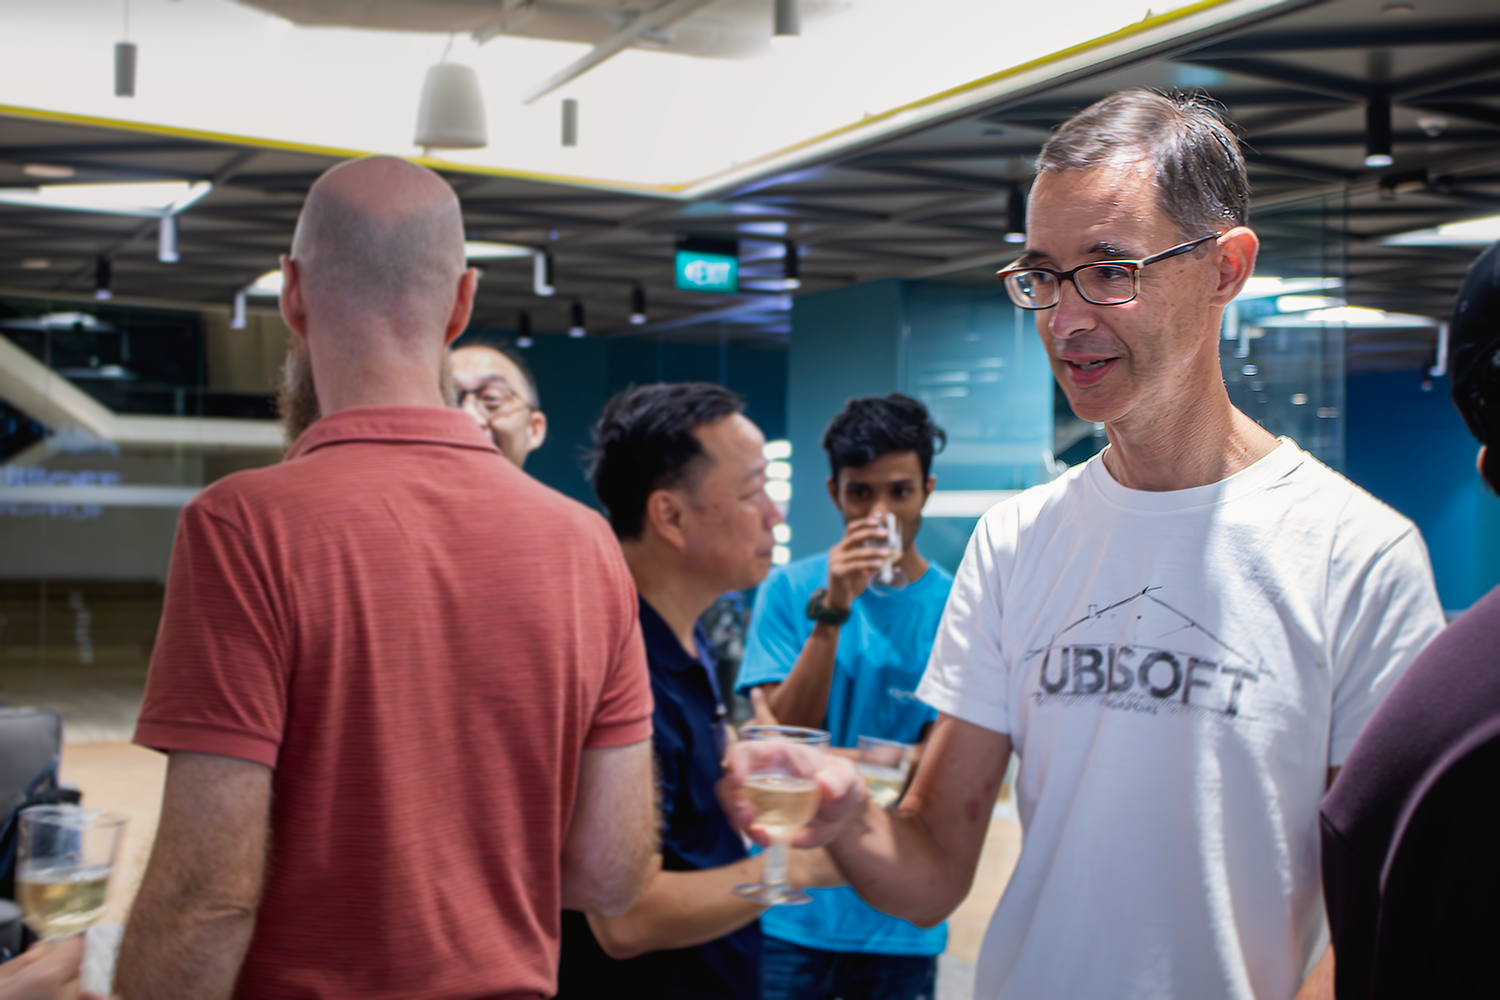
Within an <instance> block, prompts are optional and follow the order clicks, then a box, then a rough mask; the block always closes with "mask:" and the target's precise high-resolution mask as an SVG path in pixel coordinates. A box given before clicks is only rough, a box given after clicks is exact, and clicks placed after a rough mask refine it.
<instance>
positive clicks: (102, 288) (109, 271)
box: [94, 253, 115, 302]
mask: <svg viewBox="0 0 1500 1000" xmlns="http://www.w3.org/2000/svg"><path fill="white" fill-rule="evenodd" d="M113 277H114V268H113V267H111V266H110V263H109V258H108V257H106V256H104V255H103V254H102V253H101V254H100V255H99V256H98V257H96V258H94V298H96V299H98V300H99V301H101V302H103V301H105V300H107V299H110V298H113V297H114V294H115V293H114V291H113V290H111V288H110V280H111V279H112V278H113Z"/></svg>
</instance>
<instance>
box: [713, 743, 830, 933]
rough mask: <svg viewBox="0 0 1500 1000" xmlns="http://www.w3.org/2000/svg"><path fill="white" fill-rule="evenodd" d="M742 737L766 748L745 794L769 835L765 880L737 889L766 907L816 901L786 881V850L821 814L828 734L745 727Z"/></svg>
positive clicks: (748, 782)
mask: <svg viewBox="0 0 1500 1000" xmlns="http://www.w3.org/2000/svg"><path fill="white" fill-rule="evenodd" d="M740 738H741V739H744V740H747V741H755V742H759V743H764V744H766V746H765V747H763V748H760V749H762V750H763V751H764V752H763V753H761V754H760V755H759V757H758V760H757V762H756V768H755V770H754V772H753V773H752V774H751V775H750V777H749V778H748V779H746V781H745V784H744V788H743V791H744V795H745V798H746V799H748V800H749V802H750V804H751V805H752V806H754V807H755V813H756V815H755V824H756V825H757V826H759V827H761V828H762V829H764V830H765V831H766V834H767V835H768V836H770V838H771V846H770V847H768V848H766V853H765V859H766V861H765V874H764V875H763V876H762V877H761V881H759V882H753V883H749V884H747V885H737V886H735V887H734V891H735V892H736V893H738V894H739V895H741V896H743V897H745V898H746V899H749V900H753V901H754V902H757V903H760V904H762V905H764V906H787V905H797V904H799V903H810V902H812V897H811V896H809V895H808V894H807V893H805V892H802V891H801V890H800V889H794V888H792V886H791V884H790V883H789V882H788V881H787V851H788V850H790V849H791V842H792V838H793V837H794V836H796V834H797V831H798V830H800V829H802V827H803V826H805V825H806V824H807V822H808V821H809V820H811V819H812V818H813V817H814V816H815V815H817V812H818V798H819V792H818V782H817V778H816V777H815V775H816V774H817V769H818V763H819V761H820V760H821V758H822V755H823V751H824V750H825V749H826V748H827V747H828V740H829V736H828V734H827V733H825V732H824V731H823V730H821V729H805V728H803V727H801V726H746V727H745V728H744V729H742V730H740Z"/></svg>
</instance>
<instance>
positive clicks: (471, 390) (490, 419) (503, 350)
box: [448, 341, 547, 469]
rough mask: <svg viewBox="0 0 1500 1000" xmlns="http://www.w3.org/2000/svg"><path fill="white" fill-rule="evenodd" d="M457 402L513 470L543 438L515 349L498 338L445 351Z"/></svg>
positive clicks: (540, 416) (529, 380) (538, 406)
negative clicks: (451, 371) (509, 461)
mask: <svg viewBox="0 0 1500 1000" xmlns="http://www.w3.org/2000/svg"><path fill="white" fill-rule="evenodd" d="M448 359H449V361H450V363H451V364H452V369H453V386H454V390H455V392H456V395H457V397H458V398H457V402H458V406H459V407H460V408H461V409H463V410H464V411H465V412H466V413H468V414H469V416H471V417H473V418H474V421H475V423H477V424H479V428H480V430H482V431H484V432H485V434H486V435H488V436H489V439H490V440H491V441H493V442H495V447H496V448H499V449H500V451H501V452H503V453H504V455H505V457H506V458H508V459H510V460H511V462H513V463H514V464H515V466H516V468H518V469H519V468H523V467H524V466H525V465H526V456H527V455H530V454H531V453H532V452H534V451H536V450H537V449H538V448H540V447H541V446H542V442H544V441H546V440H547V415H546V414H545V413H543V412H542V399H541V396H540V394H539V393H538V392H537V388H536V378H535V376H533V375H532V374H531V367H530V366H529V365H527V364H526V358H525V357H523V356H522V354H521V352H520V351H518V350H516V349H515V348H514V347H512V346H510V345H509V344H507V343H505V342H504V341H496V342H493V343H476V344H465V345H464V346H463V347H459V348H455V349H454V350H453V351H452V352H450V353H449V355H448Z"/></svg>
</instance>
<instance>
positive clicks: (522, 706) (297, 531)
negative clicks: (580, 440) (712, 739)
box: [115, 157, 656, 1000]
mask: <svg viewBox="0 0 1500 1000" xmlns="http://www.w3.org/2000/svg"><path fill="white" fill-rule="evenodd" d="M463 245H464V228H463V217H462V213H461V211H460V208H459V203H458V198H457V197H456V196H455V195H454V193H453V189H452V188H451V187H449V186H448V184H447V183H446V182H445V181H444V180H443V179H442V178H441V177H439V176H438V175H437V174H435V173H433V172H432V171H430V170H426V169H424V168H422V167H419V166H416V165H415V164H412V163H409V162H407V161H405V160H400V159H395V158H392V157H370V158H368V159H362V160H355V161H352V162H348V163H342V164H339V165H338V166H335V167H333V168H332V169H330V170H328V171H327V172H326V173H324V174H323V175H322V176H321V177H320V178H318V180H317V181H316V182H315V183H314V184H313V186H312V188H311V189H310V190H309V191H308V194H307V199H306V201H305V202H304V204H303V207H302V214H301V216H300V218H299V219H298V222H297V229H296V233H295V235H294V236H293V238H292V248H291V253H290V254H289V255H288V256H284V257H282V259H281V267H282V272H283V273H284V274H285V275H286V287H285V289H284V290H283V291H282V294H281V314H282V317H283V318H284V319H285V320H286V324H287V327H288V328H289V329H290V330H291V334H292V337H291V342H292V348H291V350H292V352H293V356H294V357H296V358H298V359H299V361H298V364H299V366H300V368H301V370H304V371H305V372H306V373H307V375H308V377H309V378H310V380H311V384H312V385H313V386H314V391H315V393H316V395H315V402H316V404H317V412H318V413H320V414H321V415H320V416H319V417H318V418H317V419H316V420H315V421H314V422H313V423H312V424H311V425H310V426H309V427H307V428H306V429H305V430H304V431H303V432H302V433H301V434H300V435H298V436H297V437H296V439H295V443H294V444H293V446H292V448H291V450H290V452H289V453H288V454H287V457H286V460H285V461H283V462H282V463H280V464H279V465H275V466H272V467H270V468H265V469H255V470H252V471H249V472H240V473H236V474H235V475H232V476H228V477H226V478H224V479H221V480H219V481H218V482H216V483H214V484H213V485H212V486H210V487H208V488H207V489H205V490H204V491H203V492H202V493H200V494H198V496H197V497H196V498H194V500H193V501H192V503H190V504H188V505H187V506H186V507H184V508H183V510H182V515H181V518H180V520H179V522H178V526H177V538H176V541H175V542H174V544H173V547H172V567H171V573H170V575H169V577H168V580H167V590H166V604H165V608H164V610H163V612H162V621H161V630H160V633H159V635H158V636H157V640H156V648H155V651H154V652H153V654H152V657H151V673H150V677H149V678H148V680H147V683H146V697H145V703H144V704H143V706H142V708H141V714H140V721H139V723H138V724H137V727H136V732H135V738H136V742H138V743H140V744H142V745H144V746H148V747H151V748H153V749H156V750H160V751H162V752H164V753H166V754H167V755H168V759H167V777H166V789H165V792H164V795H163V800H162V810H161V823H160V826H159V827H158V829H157V833H156V842H155V845H154V847H153V848H152V852H151V860H150V864H149V865H148V866H147V868H146V872H145V875H144V877H143V879H142V881H141V888H140V894H139V895H138V896H137V897H136V900H135V905H134V907H133V908H132V909H131V913H130V922H129V924H128V925H127V927H126V929H125V937H124V940H123V942H122V943H121V946H120V956H119V964H118V966H117V974H116V984H115V986H116V990H117V991H118V992H119V993H120V995H122V996H126V997H131V998H151V1000H161V998H173V997H181V998H193V1000H202V998H207V997H228V996H231V995H232V996H235V997H240V998H260V997H267V998H270V997H360V998H367V1000H412V998H416V997H424V998H429V1000H461V998H469V997H511V998H514V997H539V996H551V995H552V992H553V990H554V987H555V985H556V982H557V978H556V977H557V955H558V949H559V937H560V933H561V931H560V927H559V913H560V911H561V910H562V908H563V907H577V908H588V909H596V910H600V911H603V912H607V913H623V912H624V911H625V910H627V909H629V907H630V906H631V904H632V903H633V902H634V901H635V898H636V895H637V894H638V893H639V892H640V889H641V886H642V885H643V884H644V882H645V880H646V879H647V877H648V876H649V874H650V870H651V869H650V862H651V858H652V857H653V855H654V852H655V845H656V836H655V829H654V825H655V824H654V820H655V811H654V809H653V808H652V782H651V752H650V747H649V743H648V742H647V740H648V737H649V736H650V734H651V729H650V719H651V695H650V678H649V676H648V674H647V671H646V663H645V654H644V650H643V649H642V646H641V639H640V626H639V624H638V622H637V617H636V615H637V611H636V603H635V595H634V593H633V588H632V586H631V583H630V577H629V575H628V571H627V569H626V567H625V565H624V560H623V559H622V558H621V557H620V552H619V548H618V547H617V546H616V545H615V543H614V540H613V539H612V538H610V536H609V530H608V528H606V527H605V524H604V522H603V520H601V519H600V518H599V516H598V515H597V514H595V513H594V512H592V511H590V510H588V509H587V508H585V507H584V506H583V505H582V504H578V503H575V502H573V501H572V500H569V499H567V498H565V497H563V496H560V495H559V494H557V493H556V492H554V491H552V490H549V489H547V488H546V487H544V486H542V485H541V484H540V483H538V482H536V481H535V480H533V479H531V478H529V477H528V476H526V475H524V474H522V473H521V472H520V470H518V469H516V468H515V467H514V466H513V465H511V464H510V463H509V462H507V461H506V460H505V457H504V456H503V455H501V454H500V452H499V451H498V450H497V449H496V448H495V446H494V445H493V444H492V443H491V442H490V441H489V440H487V439H486V438H485V436H484V435H483V434H481V433H480V432H479V430H478V429H477V428H476V427H475V426H474V422H473V421H472V420H470V419H469V418H468V417H466V416H465V415H464V414H462V413H459V412H458V411H456V410H453V409H451V408H450V407H448V406H447V405H445V403H446V401H445V400H444V398H443V393H442V390H441V383H442V375H443V373H444V372H445V371H446V369H447V358H446V354H447V344H448V343H450V342H451V341H452V340H453V339H454V338H455V337H457V336H458V335H459V334H460V333H462V332H463V330H464V327H465V326H467V325H468V320H469V313H470V309H471V307H472V305H473V301H474V289H475V280H476V275H475V272H474V271H473V269H471V268H466V267H465V265H464V249H463ZM313 375H316V378H311V376H313ZM495 566H504V567H506V568H507V569H508V572H506V573H499V574H494V573H491V574H488V575H487V576H485V577H484V579H483V580H482V581H481V580H479V579H478V576H479V575H480V574H477V571H476V567H495Z"/></svg>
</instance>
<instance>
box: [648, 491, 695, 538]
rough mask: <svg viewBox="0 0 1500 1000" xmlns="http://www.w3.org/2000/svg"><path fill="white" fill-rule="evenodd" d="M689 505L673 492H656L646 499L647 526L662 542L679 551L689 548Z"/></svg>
mask: <svg viewBox="0 0 1500 1000" xmlns="http://www.w3.org/2000/svg"><path fill="white" fill-rule="evenodd" d="M686 517H687V504H686V503H684V502H683V499H682V497H680V496H678V495H677V494H676V493H674V492H673V491H671V490H656V491H655V492H653V493H652V494H651V495H650V496H649V497H647V498H646V524H647V526H648V527H649V528H650V529H651V530H652V531H654V532H655V533H656V534H657V535H659V536H660V537H661V539H662V541H664V542H666V543H667V544H668V545H670V546H672V548H674V549H677V550H678V551H685V550H686V549H687V547H688V538H687V526H686V524H685V523H684V522H685V521H686Z"/></svg>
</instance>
